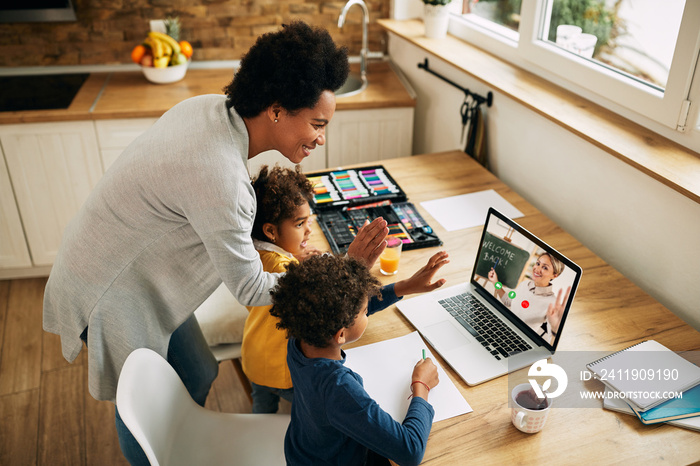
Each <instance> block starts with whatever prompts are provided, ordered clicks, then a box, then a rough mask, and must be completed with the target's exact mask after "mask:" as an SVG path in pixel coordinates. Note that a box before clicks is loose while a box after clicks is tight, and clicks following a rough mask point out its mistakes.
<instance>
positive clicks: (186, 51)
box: [180, 40, 192, 58]
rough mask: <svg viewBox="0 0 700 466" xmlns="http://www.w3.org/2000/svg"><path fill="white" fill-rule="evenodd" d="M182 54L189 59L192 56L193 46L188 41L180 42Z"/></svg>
mask: <svg viewBox="0 0 700 466" xmlns="http://www.w3.org/2000/svg"><path fill="white" fill-rule="evenodd" d="M180 52H182V54H183V55H184V56H186V57H187V58H190V57H191V56H192V44H190V43H189V42H187V41H186V40H181V41H180Z"/></svg>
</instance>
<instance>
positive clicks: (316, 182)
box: [309, 175, 341, 204]
mask: <svg viewBox="0 0 700 466" xmlns="http://www.w3.org/2000/svg"><path fill="white" fill-rule="evenodd" d="M309 181H310V182H311V184H312V185H313V187H314V202H315V203H316V204H323V203H324V202H335V201H339V200H341V197H340V193H338V190H337V189H336V187H335V186H334V185H333V183H332V182H331V179H330V177H329V176H327V175H323V176H310V177H309Z"/></svg>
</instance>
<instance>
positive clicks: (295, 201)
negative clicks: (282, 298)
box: [241, 166, 449, 413]
mask: <svg viewBox="0 0 700 466" xmlns="http://www.w3.org/2000/svg"><path fill="white" fill-rule="evenodd" d="M253 188H254V190H255V196H256V200H257V212H256V214H255V221H254V223H253V231H252V236H253V243H254V244H255V248H256V249H257V251H258V253H259V254H260V260H261V261H262V264H263V268H264V270H265V271H266V272H282V273H283V272H286V270H287V265H288V264H289V263H290V262H298V261H302V260H304V259H305V258H307V257H310V256H312V255H317V254H320V251H319V250H318V249H316V248H315V247H313V246H311V245H309V244H308V240H309V236H310V235H311V223H310V222H311V209H310V202H311V201H312V199H313V186H312V185H311V183H310V182H309V180H308V179H307V178H306V176H304V174H303V173H301V170H300V169H299V167H298V166H297V167H296V169H294V170H292V169H289V168H281V167H278V166H275V167H273V168H271V169H269V168H268V167H267V166H264V167H262V168H261V170H260V173H259V174H258V176H257V177H256V178H255V179H254V180H253ZM448 262H449V260H448V255H447V253H446V252H444V251H441V252H438V253H436V254H435V255H433V256H432V257H431V258H430V260H429V261H428V263H427V264H426V265H425V266H424V267H422V268H421V269H420V270H418V271H417V272H416V273H415V274H414V275H413V276H412V277H410V278H408V279H406V280H401V281H399V282H396V283H394V284H391V285H387V286H384V287H383V288H382V290H381V299H376V298H375V299H372V300H371V301H370V303H369V306H368V307H369V314H370V315H371V314H373V313H374V312H377V311H380V310H382V309H384V308H386V307H389V306H391V305H392V304H394V303H395V302H396V301H398V300H399V299H401V297H403V296H405V295H407V294H411V293H423V292H427V291H432V290H434V289H436V288H439V287H441V286H442V285H444V284H445V280H444V279H440V280H437V281H435V282H433V281H432V280H433V277H434V276H435V273H436V272H437V271H438V269H440V267H442V266H443V265H445V264H446V263H448ZM371 265H372V264H370V266H371ZM270 308H271V306H258V307H249V308H248V310H249V312H250V315H249V316H248V319H247V320H246V323H245V329H244V331H243V345H242V349H241V361H242V365H243V371H244V372H245V373H246V376H248V378H249V379H250V382H251V385H252V388H253V391H252V397H253V412H254V413H275V412H277V409H278V407H279V400H280V398H284V399H285V400H288V401H290V402H291V401H292V400H293V397H294V389H293V388H292V378H291V376H290V374H289V369H288V368H287V337H286V333H285V332H284V331H283V330H279V329H277V322H278V319H277V318H276V317H273V316H271V315H270Z"/></svg>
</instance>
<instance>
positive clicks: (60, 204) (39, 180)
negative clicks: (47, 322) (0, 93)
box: [0, 121, 102, 266]
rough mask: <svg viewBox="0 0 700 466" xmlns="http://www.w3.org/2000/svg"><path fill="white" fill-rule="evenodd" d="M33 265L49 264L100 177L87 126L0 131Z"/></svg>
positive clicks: (54, 125)
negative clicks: (69, 225) (69, 224)
mask: <svg viewBox="0 0 700 466" xmlns="http://www.w3.org/2000/svg"><path fill="white" fill-rule="evenodd" d="M0 143H2V148H3V151H4V152H5V159H6V161H7V168H8V170H9V173H10V179H11V180H12V186H13V187H14V192H15V196H16V199H17V205H18V207H19V213H20V216H21V218H22V223H23V224H24V232H25V235H26V238H27V242H28V243H29V250H30V252H31V256H32V261H33V264H34V265H35V266H38V265H51V264H52V263H53V261H54V258H55V257H56V252H57V251H58V246H59V244H60V242H61V237H62V235H63V230H64V229H65V227H66V224H67V223H68V222H69V221H70V219H71V218H73V216H74V215H75V214H76V213H77V212H78V209H79V208H80V206H81V205H82V204H83V202H84V201H85V199H86V198H87V196H88V194H89V193H90V191H91V190H92V188H93V187H94V186H95V184H96V183H97V181H98V180H99V179H100V177H101V176H102V164H101V163H100V154H99V149H98V147H97V139H96V138H95V130H94V127H93V124H92V122H90V121H84V122H70V123H33V124H21V125H2V126H0Z"/></svg>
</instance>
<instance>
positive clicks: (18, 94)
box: [0, 73, 90, 112]
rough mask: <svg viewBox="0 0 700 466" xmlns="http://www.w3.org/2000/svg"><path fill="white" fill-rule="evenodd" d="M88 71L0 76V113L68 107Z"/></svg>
mask: <svg viewBox="0 0 700 466" xmlns="http://www.w3.org/2000/svg"><path fill="white" fill-rule="evenodd" d="M88 76H90V74H89V73H74V74H35V75H26V76H0V112H18V111H23V110H55V109H63V108H68V107H69V106H70V104H71V102H72V101H73V98H74V97H75V95H76V94H77V93H78V91H79V90H80V87H81V86H82V85H83V83H85V81H86V80H87V78H88Z"/></svg>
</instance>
